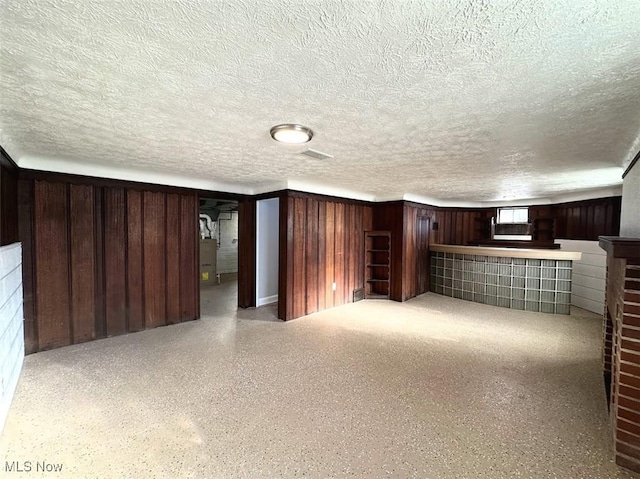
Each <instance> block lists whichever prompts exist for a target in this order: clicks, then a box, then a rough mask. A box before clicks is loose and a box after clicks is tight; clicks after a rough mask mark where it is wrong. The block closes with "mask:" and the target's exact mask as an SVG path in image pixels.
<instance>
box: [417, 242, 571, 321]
mask: <svg viewBox="0 0 640 479" xmlns="http://www.w3.org/2000/svg"><path fill="white" fill-rule="evenodd" d="M572 267H573V261H571V260H560V259H534V258H512V257H503V256H482V255H473V254H461V253H447V252H440V251H437V252H433V251H432V252H431V278H430V279H431V281H430V289H431V291H432V292H434V293H438V294H443V295H445V296H451V297H452V298H459V299H464V300H467V301H474V302H476V303H483V304H490V305H493V306H500V307H503V308H512V309H522V310H526V311H539V312H543V313H556V314H569V312H570V307H571V271H572Z"/></svg>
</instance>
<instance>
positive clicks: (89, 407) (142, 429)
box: [0, 283, 638, 479]
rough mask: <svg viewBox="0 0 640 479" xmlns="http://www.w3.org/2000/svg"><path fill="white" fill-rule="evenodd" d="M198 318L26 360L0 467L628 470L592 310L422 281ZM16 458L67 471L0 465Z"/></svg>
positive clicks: (265, 473) (471, 473)
mask: <svg viewBox="0 0 640 479" xmlns="http://www.w3.org/2000/svg"><path fill="white" fill-rule="evenodd" d="M229 284H230V285H233V284H235V283H229ZM222 286H224V285H222ZM229 287H233V286H229ZM229 296H233V295H229ZM211 304H217V305H218V306H217V308H219V309H217V310H214V308H213V307H211V308H209V309H207V308H208V307H209V306H210V305H211ZM207 305H209V306H207ZM202 313H203V318H202V319H201V320H198V321H192V322H187V323H181V324H177V325H173V326H167V327H160V328H157V329H153V330H147V331H143V332H140V333H135V334H128V335H124V336H117V337H113V338H109V339H104V340H99V341H93V342H89V343H85V344H79V345H75V346H70V347H65V348H60V349H56V350H51V351H46V352H41V353H37V354H33V355H30V356H27V358H26V359H25V363H24V370H23V372H22V376H21V378H20V381H19V384H18V388H17V391H16V395H15V398H14V402H13V405H12V408H11V410H10V413H9V417H8V419H7V423H6V427H5V430H4V433H3V435H2V437H1V438H0V451H3V454H2V463H1V464H0V467H2V468H3V469H2V473H1V474H0V476H2V477H13V476H15V477H22V476H24V477H49V478H51V477H56V478H62V477H64V478H80V477H82V478H127V477H131V478H134V477H135V478H163V479H164V478H169V477H170V478H235V477H239V478H244V477H247V478H262V477H301V476H305V477H321V478H324V477H367V478H368V477H398V478H409V477H417V478H438V479H440V478H503V477H504V478H511V477H527V478H536V479H541V478H552V477H558V478H563V479H569V478H582V479H585V478H594V479H596V478H597V479H602V478H627V479H628V478H634V477H638V476H634V475H633V474H632V473H630V472H626V471H623V470H621V469H619V468H618V467H617V466H616V465H615V464H614V463H613V458H612V446H611V439H610V429H609V424H608V415H607V412H606V401H605V394H604V388H603V384H602V367H601V361H600V348H601V342H600V341H601V319H600V317H599V316H598V315H595V314H592V313H588V312H586V311H583V310H580V309H576V308H574V309H573V311H572V314H571V315H570V316H559V315H549V314H544V313H532V312H525V311H516V310H508V309H501V308H496V307H492V306H486V305H480V304H476V303H471V302H465V301H461V300H456V299H452V298H447V297H443V296H439V295H436V294H432V293H427V294H424V295H422V296H419V297H417V298H414V299H412V300H410V301H408V302H406V303H395V302H391V301H375V300H367V301H361V302H358V303H353V304H348V305H345V306H342V307H339V308H335V309H332V310H328V311H323V312H320V313H316V314H313V315H310V316H307V317H304V318H301V319H298V320H294V321H291V322H287V323H284V322H280V321H278V320H277V319H276V309H275V305H270V306H266V307H262V308H257V309H250V310H236V308H235V305H233V304H228V305H227V306H224V305H222V304H221V302H219V301H211V302H210V303H207V298H203V310H202ZM5 461H6V463H5ZM26 461H32V463H33V464H35V461H46V462H47V463H50V464H61V465H62V471H61V472H57V473H53V472H51V473H45V474H42V475H39V474H35V473H31V474H15V473H11V472H7V470H6V468H7V465H8V464H16V463H18V464H21V465H24V464H25V462H26ZM34 468H35V466H34Z"/></svg>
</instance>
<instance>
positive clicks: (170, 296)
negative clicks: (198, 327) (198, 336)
mask: <svg viewBox="0 0 640 479" xmlns="http://www.w3.org/2000/svg"><path fill="white" fill-rule="evenodd" d="M166 201H167V220H166V238H167V250H166V251H167V256H166V263H167V324H174V323H179V322H180V196H179V195H176V194H169V195H167V197H166Z"/></svg>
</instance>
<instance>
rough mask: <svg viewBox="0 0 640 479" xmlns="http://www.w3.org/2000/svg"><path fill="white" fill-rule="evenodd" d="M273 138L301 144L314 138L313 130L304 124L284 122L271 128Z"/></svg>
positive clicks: (283, 141) (282, 141)
mask: <svg viewBox="0 0 640 479" xmlns="http://www.w3.org/2000/svg"><path fill="white" fill-rule="evenodd" d="M271 138H273V139H274V140H276V141H279V142H281V143H293V144H300V143H306V142H308V141H309V140H311V138H313V131H311V128H307V127H306V126H302V125H295V124H284V125H276V126H274V127H273V128H271Z"/></svg>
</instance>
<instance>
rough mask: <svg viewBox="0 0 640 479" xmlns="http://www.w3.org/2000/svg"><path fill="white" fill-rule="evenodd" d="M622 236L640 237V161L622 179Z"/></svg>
mask: <svg viewBox="0 0 640 479" xmlns="http://www.w3.org/2000/svg"><path fill="white" fill-rule="evenodd" d="M620 236H626V237H628V238H640V162H637V163H636V164H635V165H634V166H633V168H631V170H630V171H629V173H627V176H625V177H624V180H623V181H622V212H621V216H620Z"/></svg>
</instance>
